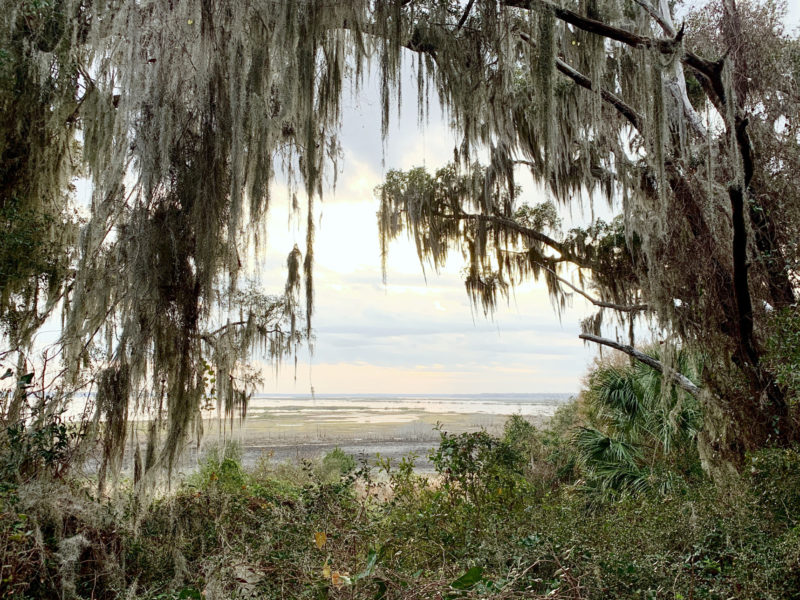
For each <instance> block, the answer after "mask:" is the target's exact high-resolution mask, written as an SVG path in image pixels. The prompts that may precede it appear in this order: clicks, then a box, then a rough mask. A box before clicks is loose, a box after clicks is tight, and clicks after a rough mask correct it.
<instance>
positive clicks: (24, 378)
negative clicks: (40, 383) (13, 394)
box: [17, 373, 33, 386]
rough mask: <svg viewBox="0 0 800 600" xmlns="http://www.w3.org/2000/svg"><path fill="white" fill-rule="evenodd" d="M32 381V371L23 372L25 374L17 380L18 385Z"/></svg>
mask: <svg viewBox="0 0 800 600" xmlns="http://www.w3.org/2000/svg"><path fill="white" fill-rule="evenodd" d="M32 382H33V373H25V375H21V376H20V378H19V381H18V382H17V383H18V384H19V385H20V386H23V385H30V384H31V383H32Z"/></svg>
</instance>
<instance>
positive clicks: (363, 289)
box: [261, 77, 595, 394]
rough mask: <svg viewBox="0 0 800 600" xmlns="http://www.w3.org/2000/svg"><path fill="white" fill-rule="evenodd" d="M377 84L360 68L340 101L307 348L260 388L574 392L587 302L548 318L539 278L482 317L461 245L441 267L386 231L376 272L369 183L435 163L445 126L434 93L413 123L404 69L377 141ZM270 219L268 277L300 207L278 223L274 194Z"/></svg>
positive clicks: (445, 149)
mask: <svg viewBox="0 0 800 600" xmlns="http://www.w3.org/2000/svg"><path fill="white" fill-rule="evenodd" d="M376 84H377V82H376V81H373V80H368V81H367V82H366V85H365V86H364V88H363V89H362V90H361V91H360V93H359V94H357V95H355V94H354V95H352V96H351V97H349V98H347V100H346V102H345V110H344V119H343V127H342V130H341V141H342V146H343V151H344V156H343V160H342V161H341V170H340V173H339V176H338V184H337V187H336V191H335V193H334V192H328V193H327V194H326V195H325V198H324V200H323V202H322V204H321V209H320V213H319V215H318V220H317V235H316V241H315V245H314V253H315V267H314V269H315V271H314V277H315V287H316V293H315V313H314V317H313V322H312V327H313V329H314V334H315V337H316V339H315V342H314V351H313V354H310V353H309V352H305V351H303V352H301V354H300V356H299V359H298V365H297V369H296V370H295V368H294V366H293V365H291V364H284V365H283V366H281V368H280V369H279V371H278V373H277V374H276V373H275V372H274V371H273V370H271V369H269V368H267V369H265V370H264V376H265V383H264V386H263V389H262V391H263V392H264V393H299V394H305V393H310V389H311V386H312V385H313V386H314V389H315V392H316V393H318V394H324V393H419V394H425V393H431V394H434V393H437V394H446V393H491V392H498V393H499V392H539V393H546V392H559V393H576V392H577V391H578V390H579V389H580V379H581V377H582V376H583V375H584V374H585V372H586V368H587V366H588V364H589V363H590V362H591V360H592V357H593V355H594V352H595V349H594V348H587V347H585V346H584V344H583V342H582V341H581V340H579V339H578V334H579V329H580V326H579V322H580V320H581V319H582V318H584V317H585V316H587V315H589V314H590V313H591V312H592V311H591V309H590V308H589V306H588V303H586V302H585V301H584V300H583V299H578V298H576V299H575V301H574V302H573V305H572V306H571V307H570V308H568V309H567V310H566V311H564V312H563V313H562V315H561V318H560V319H559V316H558V315H557V314H556V312H555V310H554V309H553V306H552V305H551V304H550V300H549V298H548V295H547V292H546V288H545V285H544V283H541V284H537V283H534V282H526V283H524V284H523V285H521V286H519V287H518V288H517V289H516V291H515V293H514V295H513V297H512V298H511V299H510V302H509V303H508V304H501V306H499V308H498V310H497V311H496V312H495V313H494V314H493V315H491V316H490V317H489V318H486V317H484V315H483V313H482V311H480V310H478V311H477V312H476V311H475V310H473V309H472V307H471V306H470V302H469V299H468V296H467V294H466V290H465V288H464V283H463V279H462V277H461V275H460V271H461V269H462V268H463V266H464V263H463V259H462V257H461V255H460V253H459V254H457V255H453V256H452V257H451V259H450V260H449V261H448V263H447V265H446V268H445V269H443V270H442V271H441V272H440V273H435V272H433V271H432V270H431V269H430V268H426V269H425V272H423V268H422V266H421V265H420V262H419V259H418V258H417V255H416V250H415V249H414V245H413V242H412V241H410V240H408V239H400V240H397V241H395V242H394V243H392V245H391V247H390V252H389V260H388V263H387V282H386V285H384V284H383V282H382V276H381V265H380V248H379V238H378V226H377V218H376V213H377V211H378V200H377V198H376V196H375V194H374V188H375V186H377V185H379V184H380V183H381V182H382V181H383V178H384V175H385V173H386V171H388V170H390V169H409V168H411V167H417V166H424V167H426V168H428V169H429V170H435V169H436V168H438V167H441V166H443V165H444V164H446V163H447V162H448V161H449V160H450V159H451V158H452V156H453V148H454V146H455V137H454V136H453V135H452V134H451V133H450V131H449V130H448V128H447V127H446V125H445V122H446V120H445V119H444V117H443V116H442V114H441V112H440V110H439V108H438V106H437V105H436V100H435V99H432V100H431V106H430V110H431V114H430V118H429V122H428V124H427V125H424V126H422V127H420V126H419V125H418V119H417V103H416V86H415V85H414V82H413V80H411V78H410V77H409V78H408V79H407V81H406V82H404V86H405V88H406V89H405V90H404V94H403V96H404V98H405V100H404V102H403V105H402V112H401V115H400V117H399V118H398V117H397V114H396V113H394V114H393V115H392V117H393V119H392V125H391V129H390V132H389V135H388V138H387V140H386V144H385V145H383V143H382V140H381V134H380V107H379V100H378V98H379V94H378V90H377V87H376ZM523 186H524V188H525V190H524V191H525V192H526V193H527V198H528V200H529V201H531V202H537V201H541V200H542V199H544V198H543V196H542V195H541V194H540V193H537V192H536V189H535V187H534V185H533V184H532V182H528V183H527V184H525V183H523ZM276 196H277V194H276ZM276 200H277V198H276ZM269 219H270V222H269V226H268V239H267V244H266V246H267V247H268V250H267V256H266V260H265V262H264V264H263V266H262V268H261V276H262V278H263V279H264V280H265V281H266V282H267V287H268V289H269V288H272V289H275V288H277V289H279V287H280V286H282V284H283V281H284V279H285V267H284V265H285V261H286V256H287V254H288V253H289V251H290V250H291V249H292V247H293V245H294V244H295V243H297V244H298V245H299V246H300V247H301V248H303V245H304V242H303V239H304V236H305V231H304V228H303V223H304V219H303V218H302V217H300V218H295V219H294V221H293V222H292V223H291V224H290V225H289V226H288V227H287V224H289V222H290V215H289V214H288V211H287V208H286V203H285V202H275V203H274V204H273V206H272V207H271V208H270V214H269ZM270 282H275V283H272V284H270Z"/></svg>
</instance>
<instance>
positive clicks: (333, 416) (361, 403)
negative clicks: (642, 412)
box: [248, 394, 571, 423]
mask: <svg viewBox="0 0 800 600" xmlns="http://www.w3.org/2000/svg"><path fill="white" fill-rule="evenodd" d="M570 397H571V395H570V394H460V395H447V396H441V395H427V396H424V395H369V396H367V395H364V396H360V395H348V396H345V395H317V396H316V397H315V398H313V399H312V398H309V397H308V396H288V395H257V396H254V397H253V398H252V399H251V401H250V406H249V408H248V414H249V416H250V417H255V418H266V419H285V418H287V417H288V418H292V417H294V418H302V419H303V420H311V421H316V422H322V421H325V422H331V423H333V422H340V423H382V422H385V423H390V422H391V423H407V422H412V421H415V420H416V419H417V418H418V416H419V414H420V413H430V414H456V415H467V414H483V415H494V416H508V415H513V414H519V415H522V416H523V417H534V416H535V417H549V416H551V415H552V414H553V413H554V412H555V410H556V408H558V406H559V405H561V404H564V403H565V402H567V401H568V400H569V398H570Z"/></svg>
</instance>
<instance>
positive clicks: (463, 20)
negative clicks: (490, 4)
mask: <svg viewBox="0 0 800 600" xmlns="http://www.w3.org/2000/svg"><path fill="white" fill-rule="evenodd" d="M473 4H475V0H469V2H467V7H466V8H465V9H464V14H463V15H461V19H459V21H458V25H456V31H460V30H461V28H462V27H463V26H464V23H466V22H467V17H469V13H470V11H471V10H472V5H473Z"/></svg>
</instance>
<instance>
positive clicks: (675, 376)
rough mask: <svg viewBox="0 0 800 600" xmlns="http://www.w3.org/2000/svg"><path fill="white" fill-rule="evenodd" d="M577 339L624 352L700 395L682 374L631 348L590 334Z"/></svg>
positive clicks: (697, 388) (690, 381)
mask: <svg viewBox="0 0 800 600" xmlns="http://www.w3.org/2000/svg"><path fill="white" fill-rule="evenodd" d="M578 337H580V338H581V339H582V340H586V341H588V342H594V343H595V344H601V345H603V346H608V347H609V348H614V349H615V350H619V351H620V352H624V353H625V354H627V355H629V356H632V357H633V358H635V359H636V360H638V361H639V362H642V363H644V364H646V365H647V366H648V367H650V368H652V369H655V370H656V371H658V372H659V373H661V374H662V375H667V376H668V377H669V379H670V380H671V381H672V383H673V384H675V385H677V386H678V387H679V388H681V389H683V390H685V391H687V392H689V393H690V394H691V395H692V396H697V395H698V394H699V393H700V388H699V387H698V386H696V385H695V384H694V383H693V382H692V380H691V379H689V378H688V377H686V376H685V375H683V374H682V373H678V372H677V371H673V370H672V369H667V368H666V367H664V364H663V363H662V362H661V361H659V360H656V359H655V358H653V357H652V356H650V355H649V354H645V353H644V352H640V351H639V350H637V349H636V348H634V347H633V346H628V345H626V344H620V343H619V342H615V341H614V340H609V339H608V338H603V337H600V336H598V335H592V334H591V333H582V334H580V335H579V336H578Z"/></svg>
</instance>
